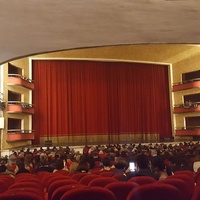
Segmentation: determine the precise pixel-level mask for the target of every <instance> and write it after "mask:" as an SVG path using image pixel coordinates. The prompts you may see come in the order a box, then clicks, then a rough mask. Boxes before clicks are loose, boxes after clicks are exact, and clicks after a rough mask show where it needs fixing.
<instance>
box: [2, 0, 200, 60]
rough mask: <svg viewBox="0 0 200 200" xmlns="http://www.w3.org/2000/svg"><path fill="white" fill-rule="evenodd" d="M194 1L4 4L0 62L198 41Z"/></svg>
mask: <svg viewBox="0 0 200 200" xmlns="http://www.w3.org/2000/svg"><path fill="white" fill-rule="evenodd" d="M199 8H200V1H198V0H73V1H72V0H71V1H69V0H58V1H55V0H46V1H45V0H44V1H41V0H29V1H25V0H24V1H23V0H10V1H7V0H2V1H1V11H0V47H1V48H0V63H3V62H6V61H8V60H12V59H15V58H19V57H23V56H26V55H34V54H38V53H44V52H52V51H58V50H67V49H74V48H83V47H95V46H107V45H120V44H147V43H148V44H151V43H178V44H179V43H187V44H188V43H190V44H191V43H192V44H198V43H199V42H200V26H199V18H200V9H199Z"/></svg>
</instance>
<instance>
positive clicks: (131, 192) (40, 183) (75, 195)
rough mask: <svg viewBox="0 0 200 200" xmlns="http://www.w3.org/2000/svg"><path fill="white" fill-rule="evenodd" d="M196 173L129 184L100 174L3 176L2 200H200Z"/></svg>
mask: <svg viewBox="0 0 200 200" xmlns="http://www.w3.org/2000/svg"><path fill="white" fill-rule="evenodd" d="M197 182H199V181H197V180H196V179H195V177H194V173H193V172H190V171H179V172H176V173H175V174H174V175H172V176H169V177H168V178H166V179H164V180H160V181H156V180H155V179H153V178H151V177H148V176H140V177H133V178H131V179H129V180H128V181H126V182H123V181H119V179H118V178H116V177H109V176H101V175H100V174H86V173H79V174H73V175H72V174H67V173H65V175H63V173H62V172H58V173H49V172H38V173H37V174H18V175H17V176H16V177H15V178H13V177H11V176H9V175H0V193H1V194H0V199H1V200H17V199H20V200H77V199H81V200H86V199H87V200H102V199H103V200H149V199H154V200H160V199H162V200H169V199H170V200H179V199H180V200H198V199H200V184H197Z"/></svg>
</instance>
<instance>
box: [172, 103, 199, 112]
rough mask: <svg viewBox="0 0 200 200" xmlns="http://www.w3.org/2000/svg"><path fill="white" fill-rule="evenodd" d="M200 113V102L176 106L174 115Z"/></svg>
mask: <svg viewBox="0 0 200 200" xmlns="http://www.w3.org/2000/svg"><path fill="white" fill-rule="evenodd" d="M187 112H200V102H186V103H184V104H178V105H174V113H187Z"/></svg>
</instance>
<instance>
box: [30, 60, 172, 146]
mask: <svg viewBox="0 0 200 200" xmlns="http://www.w3.org/2000/svg"><path fill="white" fill-rule="evenodd" d="M32 66H33V77H34V82H35V90H34V92H33V103H34V105H35V114H34V116H33V127H34V130H35V133H36V136H35V138H36V139H35V142H36V143H37V142H39V137H40V136H45V137H47V138H51V137H59V136H71V135H72V136H73V135H80V136H90V135H104V134H107V135H108V137H109V136H111V135H122V134H137V133H143V134H149V133H150V134H151V133H157V134H159V135H160V137H161V138H164V137H171V136H172V128H171V114H170V100H169V84H168V67H167V66H164V65H155V64H142V63H126V62H97V61H73V60H33V63H32Z"/></svg>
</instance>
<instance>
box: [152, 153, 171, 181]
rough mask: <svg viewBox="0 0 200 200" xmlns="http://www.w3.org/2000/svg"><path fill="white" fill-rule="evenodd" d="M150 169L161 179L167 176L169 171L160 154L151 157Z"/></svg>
mask: <svg viewBox="0 0 200 200" xmlns="http://www.w3.org/2000/svg"><path fill="white" fill-rule="evenodd" d="M151 170H152V171H153V172H154V173H155V174H156V175H157V176H158V177H159V180H163V179H165V178H167V177H168V175H171V174H168V173H169V171H168V170H167V167H166V165H165V163H164V160H163V159H162V158H161V157H160V156H154V157H152V158H151Z"/></svg>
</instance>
